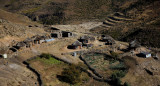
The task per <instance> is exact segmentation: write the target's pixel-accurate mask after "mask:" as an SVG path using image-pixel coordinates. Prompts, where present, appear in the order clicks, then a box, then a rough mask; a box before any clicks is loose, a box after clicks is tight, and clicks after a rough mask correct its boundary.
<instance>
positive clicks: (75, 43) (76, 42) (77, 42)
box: [72, 41, 82, 46]
mask: <svg viewBox="0 0 160 86" xmlns="http://www.w3.org/2000/svg"><path fill="white" fill-rule="evenodd" d="M72 45H74V46H81V45H82V43H81V42H79V41H75V42H74V43H73V44H72Z"/></svg>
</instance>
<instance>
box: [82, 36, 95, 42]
mask: <svg viewBox="0 0 160 86" xmlns="http://www.w3.org/2000/svg"><path fill="white" fill-rule="evenodd" d="M80 39H82V40H91V41H94V40H95V38H94V37H93V36H87V35H84V36H82V37H80Z"/></svg>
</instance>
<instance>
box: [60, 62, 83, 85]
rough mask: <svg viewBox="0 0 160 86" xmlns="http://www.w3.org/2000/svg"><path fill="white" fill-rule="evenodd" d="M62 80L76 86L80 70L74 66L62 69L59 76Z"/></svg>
mask: <svg viewBox="0 0 160 86" xmlns="http://www.w3.org/2000/svg"><path fill="white" fill-rule="evenodd" d="M61 77H62V80H63V81H65V82H67V83H70V84H76V83H79V82H81V70H80V68H79V67H78V66H76V65H71V66H69V67H68V68H66V69H64V70H63V72H62V74H61Z"/></svg>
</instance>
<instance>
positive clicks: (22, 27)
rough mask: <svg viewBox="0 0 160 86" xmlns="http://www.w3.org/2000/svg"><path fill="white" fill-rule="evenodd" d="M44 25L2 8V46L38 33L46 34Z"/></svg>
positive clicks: (0, 21)
mask: <svg viewBox="0 0 160 86" xmlns="http://www.w3.org/2000/svg"><path fill="white" fill-rule="evenodd" d="M44 33H45V31H44V30H43V28H42V25H40V24H37V23H35V22H32V21H30V19H28V18H27V17H25V16H22V15H18V14H14V13H10V12H6V11H4V10H0V46H9V44H11V42H12V41H13V40H14V41H20V40H23V39H25V38H27V37H31V36H33V35H37V34H44Z"/></svg>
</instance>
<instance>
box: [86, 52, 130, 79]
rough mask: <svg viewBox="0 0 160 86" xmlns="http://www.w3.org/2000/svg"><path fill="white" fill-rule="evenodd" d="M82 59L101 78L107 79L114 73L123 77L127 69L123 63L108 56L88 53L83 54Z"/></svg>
mask: <svg viewBox="0 0 160 86" xmlns="http://www.w3.org/2000/svg"><path fill="white" fill-rule="evenodd" d="M83 58H84V60H85V61H86V62H87V63H88V65H90V67H91V68H93V69H94V70H95V71H96V72H97V73H99V74H100V75H102V76H103V77H106V78H108V77H110V76H111V75H112V74H114V73H121V74H123V75H125V73H126V69H127V68H126V66H125V64H124V63H123V61H121V60H119V59H116V58H113V57H111V56H109V55H106V54H100V53H89V54H85V55H84V56H83Z"/></svg>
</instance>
